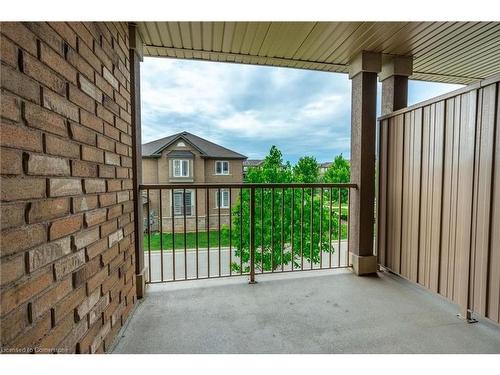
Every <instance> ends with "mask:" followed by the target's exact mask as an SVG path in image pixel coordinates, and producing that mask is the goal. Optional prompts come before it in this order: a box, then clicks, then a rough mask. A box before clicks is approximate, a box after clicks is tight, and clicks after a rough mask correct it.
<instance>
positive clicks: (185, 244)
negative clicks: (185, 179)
mask: <svg viewBox="0 0 500 375" xmlns="http://www.w3.org/2000/svg"><path fill="white" fill-rule="evenodd" d="M182 208H183V213H184V223H183V224H184V280H187V277H188V275H187V227H186V226H187V220H186V189H183V190H182ZM191 209H193V208H192V207H191Z"/></svg>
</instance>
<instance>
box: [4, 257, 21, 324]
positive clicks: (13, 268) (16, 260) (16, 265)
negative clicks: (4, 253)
mask: <svg viewBox="0 0 500 375" xmlns="http://www.w3.org/2000/svg"><path fill="white" fill-rule="evenodd" d="M24 269H25V262H24V254H18V255H16V256H13V257H6V258H3V259H2V261H1V262H0V279H1V285H5V284H7V283H10V282H12V281H14V280H17V279H19V278H20V277H21V276H23V275H24ZM2 328H3V327H2Z"/></svg>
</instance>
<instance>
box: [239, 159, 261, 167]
mask: <svg viewBox="0 0 500 375" xmlns="http://www.w3.org/2000/svg"><path fill="white" fill-rule="evenodd" d="M263 162H264V160H261V159H247V160H245V161H244V162H243V166H244V167H258V166H259V165H261V164H262V163H263Z"/></svg>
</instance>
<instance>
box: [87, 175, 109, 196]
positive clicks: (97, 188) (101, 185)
mask: <svg viewBox="0 0 500 375" xmlns="http://www.w3.org/2000/svg"><path fill="white" fill-rule="evenodd" d="M84 186H85V193H87V194H90V193H104V192H105V191H106V181H105V180H103V179H98V178H96V179H85V180H84Z"/></svg>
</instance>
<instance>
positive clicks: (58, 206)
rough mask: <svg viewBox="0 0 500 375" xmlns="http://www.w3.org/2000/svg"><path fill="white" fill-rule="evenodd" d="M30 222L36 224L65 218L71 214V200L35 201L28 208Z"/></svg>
mask: <svg viewBox="0 0 500 375" xmlns="http://www.w3.org/2000/svg"><path fill="white" fill-rule="evenodd" d="M27 212H28V215H27V216H28V221H29V223H30V224H31V223H36V222H39V221H46V220H51V219H56V218H59V217H61V216H65V215H67V214H68V212H69V198H59V199H48V200H39V201H34V202H32V203H30V204H29V206H28V211H27Z"/></svg>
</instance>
